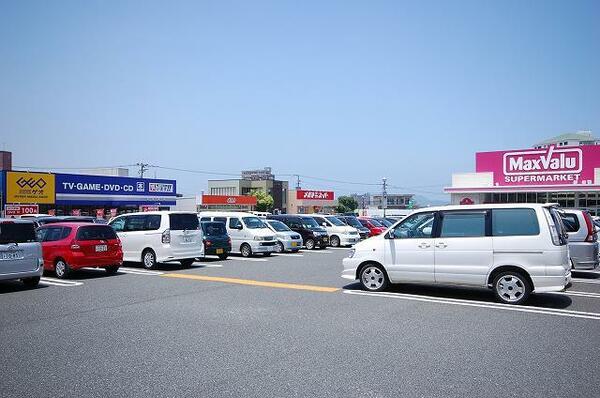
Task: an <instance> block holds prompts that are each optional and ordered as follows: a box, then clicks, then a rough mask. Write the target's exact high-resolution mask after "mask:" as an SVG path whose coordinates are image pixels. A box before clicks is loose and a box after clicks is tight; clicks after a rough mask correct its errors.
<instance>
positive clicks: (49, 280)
mask: <svg viewBox="0 0 600 398" xmlns="http://www.w3.org/2000/svg"><path fill="white" fill-rule="evenodd" d="M40 283H41V284H44V285H50V286H62V287H71V286H81V285H83V282H79V281H67V280H63V279H57V278H48V277H45V276H44V277H42V278H40Z"/></svg>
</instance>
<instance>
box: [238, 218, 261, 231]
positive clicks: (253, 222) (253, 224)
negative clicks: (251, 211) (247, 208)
mask: <svg viewBox="0 0 600 398" xmlns="http://www.w3.org/2000/svg"><path fill="white" fill-rule="evenodd" d="M242 220H244V224H246V228H249V229H260V228H267V226H266V225H265V223H264V222H262V220H261V219H260V218H258V217H242Z"/></svg>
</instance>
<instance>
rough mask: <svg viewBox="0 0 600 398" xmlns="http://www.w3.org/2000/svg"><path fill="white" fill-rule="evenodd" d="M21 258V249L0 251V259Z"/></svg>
mask: <svg viewBox="0 0 600 398" xmlns="http://www.w3.org/2000/svg"><path fill="white" fill-rule="evenodd" d="M22 258H23V252H22V251H15V252H2V253H0V260H21V259H22Z"/></svg>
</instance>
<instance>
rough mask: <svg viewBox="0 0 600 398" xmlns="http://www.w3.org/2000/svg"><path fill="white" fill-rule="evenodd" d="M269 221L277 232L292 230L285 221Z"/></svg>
mask: <svg viewBox="0 0 600 398" xmlns="http://www.w3.org/2000/svg"><path fill="white" fill-rule="evenodd" d="M267 222H268V223H269V225H270V226H271V227H273V229H274V230H275V231H276V232H287V231H291V229H290V228H289V227H288V226H287V225H285V224H284V223H282V222H281V221H277V220H271V221H267Z"/></svg>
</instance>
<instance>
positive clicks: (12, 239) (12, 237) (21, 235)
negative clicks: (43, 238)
mask: <svg viewBox="0 0 600 398" xmlns="http://www.w3.org/2000/svg"><path fill="white" fill-rule="evenodd" d="M36 240H37V236H36V234H35V227H34V226H33V223H28V222H22V223H15V222H10V221H6V222H0V245H5V244H8V243H27V242H35V241H36Z"/></svg>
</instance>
